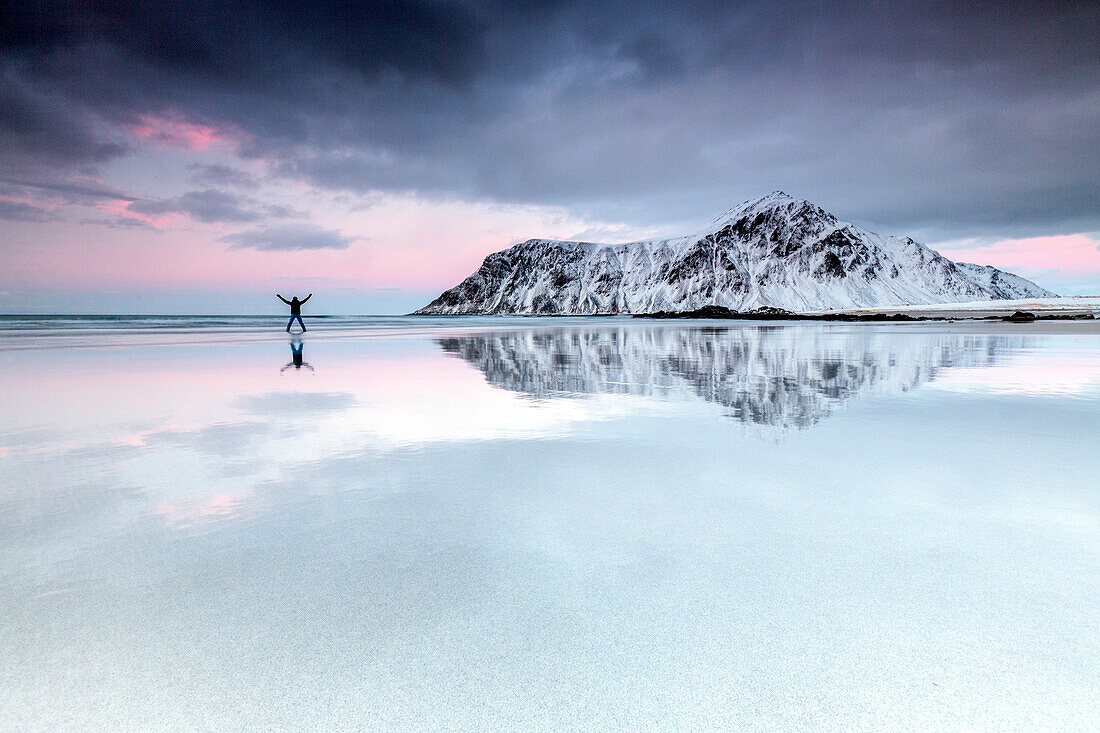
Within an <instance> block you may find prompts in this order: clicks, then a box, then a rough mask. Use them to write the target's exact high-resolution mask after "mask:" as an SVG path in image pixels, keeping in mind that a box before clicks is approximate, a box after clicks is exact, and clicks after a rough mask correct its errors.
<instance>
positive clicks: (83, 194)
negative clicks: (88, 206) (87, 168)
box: [0, 176, 137, 203]
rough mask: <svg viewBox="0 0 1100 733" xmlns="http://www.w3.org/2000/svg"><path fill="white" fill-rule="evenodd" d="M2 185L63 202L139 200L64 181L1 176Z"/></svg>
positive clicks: (103, 189)
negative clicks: (38, 192)
mask: <svg viewBox="0 0 1100 733" xmlns="http://www.w3.org/2000/svg"><path fill="white" fill-rule="evenodd" d="M0 184H6V186H7V187H15V188H18V189H24V190H31V191H40V192H43V193H45V194H48V195H51V196H55V197H57V198H59V199H61V200H64V201H68V202H76V203H82V202H86V201H88V200H97V199H105V200H116V201H135V200H136V199H137V197H136V196H130V195H129V194H125V193H122V192H121V191H116V190H114V189H111V188H106V187H104V186H90V185H85V184H82V183H67V182H64V181H55V182H43V181H24V180H20V179H18V178H7V177H4V176H0Z"/></svg>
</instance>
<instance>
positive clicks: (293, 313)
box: [275, 293, 313, 333]
mask: <svg viewBox="0 0 1100 733" xmlns="http://www.w3.org/2000/svg"><path fill="white" fill-rule="evenodd" d="M275 296H276V297H277V298H278V299H279V300H281V301H283V302H284V303H286V304H287V305H289V306H290V320H289V321H287V323H286V332H287V333H290V327H291V326H292V325H294V319H295V318H297V319H298V325H299V326H301V327H302V333H305V332H306V324H304V323H302V304H303V303H305V302H306V300H309V299H310V298H312V297H313V293H310V294H309V295H307V296H306V297H305V300H298V296H297V295H295V296H294V297H293V298H291V299H290V300H287V299H286V298H284V297H283V296H281V295H279V294H278V293H275Z"/></svg>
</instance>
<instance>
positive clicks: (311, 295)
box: [300, 293, 313, 303]
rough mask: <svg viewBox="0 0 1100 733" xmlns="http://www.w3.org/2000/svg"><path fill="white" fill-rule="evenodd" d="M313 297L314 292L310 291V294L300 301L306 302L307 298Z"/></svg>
mask: <svg viewBox="0 0 1100 733" xmlns="http://www.w3.org/2000/svg"><path fill="white" fill-rule="evenodd" d="M312 297H313V293H310V294H309V295H307V296H306V297H305V299H304V300H302V301H300V302H302V303H305V302H306V301H307V300H309V299H310V298H312Z"/></svg>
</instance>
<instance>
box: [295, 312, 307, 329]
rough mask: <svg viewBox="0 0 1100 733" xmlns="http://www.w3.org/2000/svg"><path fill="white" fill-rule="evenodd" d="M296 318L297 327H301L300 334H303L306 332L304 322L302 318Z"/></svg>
mask: <svg viewBox="0 0 1100 733" xmlns="http://www.w3.org/2000/svg"><path fill="white" fill-rule="evenodd" d="M297 318H298V325H299V326H301V327H302V333H305V332H306V324H305V321H303V320H302V316H301V315H300V314H299V315H298V316H297Z"/></svg>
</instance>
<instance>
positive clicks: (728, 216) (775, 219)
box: [704, 189, 837, 233]
mask: <svg viewBox="0 0 1100 733" xmlns="http://www.w3.org/2000/svg"><path fill="white" fill-rule="evenodd" d="M744 219H749V220H753V221H756V225H757V226H758V225H759V224H760V223H763V222H764V221H765V220H771V222H772V223H773V224H774V225H778V226H782V227H784V228H792V227H793V228H796V229H807V228H809V229H814V230H817V231H820V230H821V229H823V228H826V227H830V226H836V224H837V219H836V217H835V216H833V215H832V214H830V213H829V212H827V211H825V210H824V209H822V208H821V207H820V206H818V205H817V204H814V203H811V202H809V201H806V200H805V199H800V198H796V197H794V196H791V195H790V194H789V193H786V192H785V191H781V190H779V189H776V190H774V191H772V192H771V193H769V194H767V195H765V196H761V197H760V198H757V199H750V200H749V201H745V202H744V203H741V204H738V205H737V206H735V207H733V208H732V209H730V210H729V211H727V212H726V213H724V214H722V215H721V216H719V217H718V218H716V219H713V220H711V222H710V223H709V224H707V226H706V227H704V230H705V231H706V232H707V233H714V232H717V231H719V230H721V229H724V228H725V227H726V226H728V225H730V224H736V223H737V222H739V221H741V220H744Z"/></svg>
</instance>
